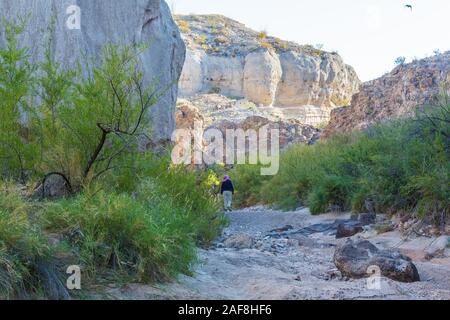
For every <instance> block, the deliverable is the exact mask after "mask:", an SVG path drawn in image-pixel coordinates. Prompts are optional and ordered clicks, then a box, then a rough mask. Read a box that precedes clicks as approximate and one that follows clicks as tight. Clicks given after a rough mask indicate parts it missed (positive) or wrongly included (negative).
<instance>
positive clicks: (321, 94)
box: [175, 15, 360, 121]
mask: <svg viewBox="0 0 450 320" xmlns="http://www.w3.org/2000/svg"><path fill="white" fill-rule="evenodd" d="M175 20H176V21H177V23H178V25H179V26H180V29H181V31H182V36H183V39H184V41H185V42H186V44H187V47H188V49H187V58H186V63H185V66H184V70H183V73H182V76H181V80H180V86H179V88H180V95H181V96H182V97H190V96H193V95H195V94H199V93H200V94H204V93H211V92H214V93H220V94H223V95H226V96H233V97H242V98H246V99H249V100H250V101H252V102H254V103H256V104H257V105H261V106H266V107H267V106H274V107H280V108H286V107H289V108H296V109H298V110H301V109H302V108H303V107H305V106H314V107H320V108H324V109H327V110H331V109H333V108H335V107H340V106H343V105H348V104H350V101H351V98H352V96H353V94H355V93H356V92H357V91H358V89H359V85H360V81H359V79H358V77H357V75H356V73H355V71H354V70H353V68H351V67H350V66H348V65H346V64H344V62H343V60H342V58H341V57H340V56H339V55H338V54H336V53H328V52H324V51H320V50H317V49H315V48H313V47H311V46H300V45H298V44H295V43H292V42H286V41H283V40H280V39H277V38H273V37H269V36H267V35H266V34H265V33H264V32H260V33H258V32H256V31H253V30H251V29H248V28H246V27H245V26H244V25H243V24H240V23H238V22H236V21H234V20H231V19H228V18H225V17H223V16H217V15H195V16H176V17H175ZM323 120H325V121H326V120H327V117H325V119H323Z"/></svg>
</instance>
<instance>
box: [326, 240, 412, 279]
mask: <svg viewBox="0 0 450 320" xmlns="http://www.w3.org/2000/svg"><path fill="white" fill-rule="evenodd" d="M334 263H335V265H336V267H337V268H338V269H339V271H340V272H341V273H342V274H343V275H344V276H347V277H350V278H356V279H360V278H365V277H369V276H370V275H371V273H370V271H371V270H373V267H377V268H379V269H380V270H381V275H382V276H384V277H387V278H389V279H392V280H395V281H399V282H416V281H420V276H419V273H418V271H417V268H416V266H415V265H414V264H413V263H412V262H411V259H409V258H408V257H406V256H404V255H402V254H400V253H399V252H397V251H390V250H385V251H382V250H379V249H378V248H377V247H375V246H374V245H373V244H372V243H370V242H369V241H365V240H356V241H353V240H348V241H347V242H345V243H342V244H341V245H339V246H338V247H337V248H336V251H335V254H334Z"/></svg>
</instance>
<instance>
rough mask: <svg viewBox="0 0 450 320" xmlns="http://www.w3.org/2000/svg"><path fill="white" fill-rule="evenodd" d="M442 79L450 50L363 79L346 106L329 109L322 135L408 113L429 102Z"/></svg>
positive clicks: (447, 75)
mask: <svg viewBox="0 0 450 320" xmlns="http://www.w3.org/2000/svg"><path fill="white" fill-rule="evenodd" d="M445 83H447V84H449V83H450V52H447V53H444V54H439V55H436V56H434V57H431V58H427V59H423V60H418V61H414V62H412V63H410V64H407V65H401V66H398V67H396V68H395V69H394V70H393V71H392V72H391V73H389V74H387V75H385V76H383V77H381V78H379V79H376V80H373V81H370V82H367V83H364V84H363V85H362V87H361V90H360V92H359V93H358V94H356V95H355V96H354V97H353V102H352V104H351V106H350V107H345V108H338V109H335V110H333V111H332V116H331V122H330V124H329V126H328V127H327V128H326V130H325V133H324V136H325V137H326V136H331V135H333V134H335V133H338V132H350V131H352V130H362V129H365V128H367V127H369V126H370V125H372V124H375V123H379V122H383V121H386V120H389V119H395V118H401V117H408V116H412V115H414V113H415V110H416V109H417V107H418V106H424V105H427V104H433V99H435V98H436V96H438V95H439V94H440V92H441V90H442V86H444V85H445Z"/></svg>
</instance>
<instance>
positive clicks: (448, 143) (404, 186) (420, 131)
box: [234, 101, 450, 219]
mask: <svg viewBox="0 0 450 320" xmlns="http://www.w3.org/2000/svg"><path fill="white" fill-rule="evenodd" d="M449 106H450V104H448V101H447V103H444V104H443V105H440V106H439V107H438V108H425V109H426V110H427V111H426V112H423V113H422V114H419V115H417V116H416V117H415V118H414V119H409V120H397V121H393V122H391V123H387V124H383V125H378V126H374V127H372V128H370V129H369V130H367V131H366V132H364V133H354V134H351V135H342V136H335V137H333V138H331V139H329V140H327V141H321V142H319V143H318V144H316V145H314V146H293V147H291V148H290V149H289V150H288V151H287V152H285V153H284V154H283V155H282V157H281V160H280V172H279V174H278V175H276V176H274V177H273V178H271V179H269V180H268V181H264V182H263V184H262V185H261V186H260V185H259V182H257V181H258V180H259V179H260V177H259V176H258V172H257V171H256V168H253V169H250V168H247V167H240V169H235V170H236V171H235V172H236V173H235V174H234V179H235V183H236V185H241V186H244V188H245V197H244V200H241V201H242V202H243V203H245V201H246V200H250V201H251V202H253V199H255V198H256V199H258V201H259V202H264V203H268V204H274V205H277V206H279V207H281V208H282V209H294V208H297V207H299V206H309V207H310V209H311V211H312V213H314V214H319V213H324V212H328V211H330V210H336V209H339V210H353V211H355V212H366V211H367V210H368V209H367V208H366V203H367V201H370V202H371V203H373V204H374V206H375V209H376V210H377V211H379V212H386V213H394V212H398V211H406V212H411V213H414V214H416V215H418V216H421V217H424V216H432V217H434V218H436V219H438V218H439V219H442V217H443V216H445V215H447V216H448V215H449V213H450V212H449V211H450V189H449V185H450V177H449V175H450V159H449V158H450V139H449V137H450V132H449V130H450V126H449V125H448V123H449V121H450V111H449V110H450V109H449ZM255 181H256V182H255ZM253 182H255V185H256V186H257V187H256V188H255V189H252V188H251V187H250V185H251V184H252V183H253Z"/></svg>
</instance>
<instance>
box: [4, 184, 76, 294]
mask: <svg viewBox="0 0 450 320" xmlns="http://www.w3.org/2000/svg"><path fill="white" fill-rule="evenodd" d="M31 209H32V207H31V205H30V204H29V203H27V202H26V201H24V200H23V199H22V197H21V196H20V194H19V191H18V190H17V187H15V185H14V184H12V183H5V182H0V299H24V298H51V299H62V298H67V297H68V293H67V291H66V290H65V288H64V286H63V282H62V279H61V274H60V273H59V272H58V270H57V268H56V266H55V264H54V263H53V262H52V258H51V250H50V248H49V246H48V244H47V240H46V238H45V237H44V236H43V234H42V232H41V230H40V228H39V226H38V225H36V224H35V223H33V222H31V221H30V217H29V215H30V214H31Z"/></svg>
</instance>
